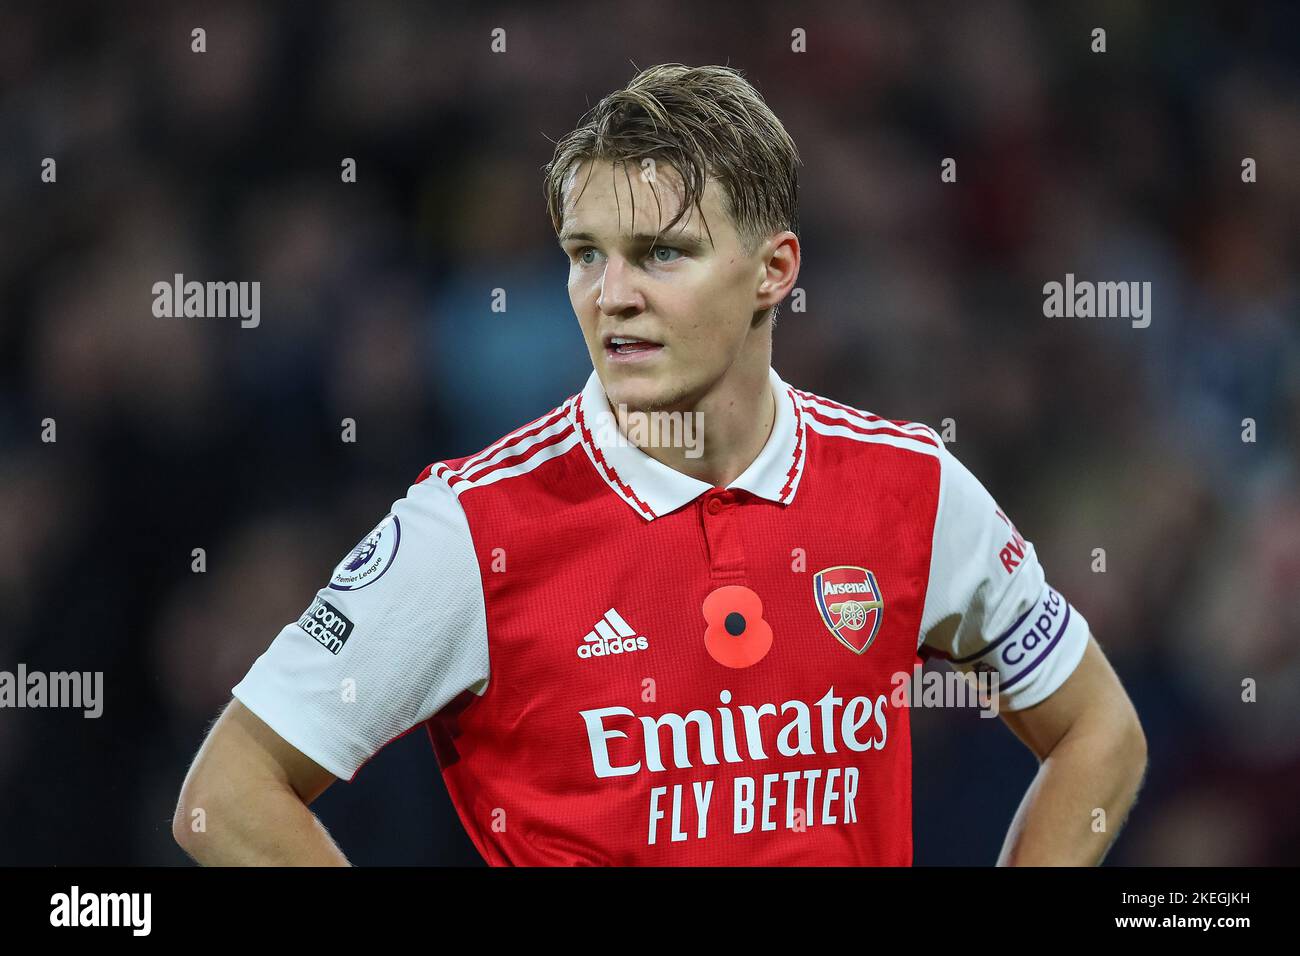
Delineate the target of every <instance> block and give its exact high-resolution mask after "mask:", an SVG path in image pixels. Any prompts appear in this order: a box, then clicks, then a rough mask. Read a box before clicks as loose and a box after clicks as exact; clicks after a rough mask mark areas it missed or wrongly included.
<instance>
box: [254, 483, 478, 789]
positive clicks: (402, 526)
mask: <svg viewBox="0 0 1300 956" xmlns="http://www.w3.org/2000/svg"><path fill="white" fill-rule="evenodd" d="M487 679H488V642H487V616H486V613H485V609H484V602H483V583H482V580H481V578H480V575H479V567H478V561H477V559H476V558H475V554H474V544H473V540H472V538H471V535H470V529H469V522H468V521H467V520H466V517H465V512H464V511H463V509H462V508H461V506H460V502H459V501H458V500H457V498H456V495H455V494H454V493H453V492H452V491H451V489H450V488H448V487H447V485H446V483H445V482H442V481H439V480H438V479H437V478H428V479H426V480H424V481H422V482H419V483H417V484H415V485H412V486H411V487H410V488H409V489H408V490H407V493H406V497H404V498H402V499H400V500H399V501H397V502H395V503H394V505H393V510H392V512H391V513H390V514H389V515H388V516H387V517H385V518H384V520H383V521H381V522H380V523H379V525H378V526H377V527H376V528H375V529H374V530H373V531H371V532H370V534H368V535H366V537H365V538H363V539H362V540H361V542H360V543H359V544H358V545H357V546H356V547H355V548H354V549H353V550H352V551H351V552H350V553H349V554H348V555H347V557H345V558H344V559H343V560H342V561H341V562H339V564H338V566H337V567H336V568H335V569H334V574H333V577H332V578H331V580H330V582H329V584H328V585H326V586H325V587H323V588H321V589H320V590H319V591H317V592H316V597H315V599H314V600H313V601H312V602H311V605H310V606H309V607H308V608H307V610H306V611H304V612H303V614H302V617H301V618H299V620H298V621H297V622H295V623H293V624H289V625H286V626H285V627H284V629H283V630H281V631H280V633H279V635H277V636H276V638H275V640H274V641H273V642H272V643H271V646H270V647H269V648H268V649H267V650H266V652H265V653H264V654H262V656H261V657H259V658H258V659H257V660H256V661H255V662H254V663H253V666H252V668H251V669H250V670H249V672H248V674H247V675H245V677H244V679H243V680H242V681H240V682H239V683H238V684H237V685H235V687H234V689H233V693H234V695H235V697H237V698H239V700H240V701H241V702H242V703H243V704H244V705H245V706H246V707H248V709H249V710H251V711H253V713H255V714H257V716H258V717H260V718H261V719H262V720H264V721H265V722H266V723H267V724H269V725H270V726H271V727H272V729H274V730H275V732H276V733H278V734H279V735H280V736H281V737H283V738H284V739H285V740H287V741H288V742H289V743H291V744H293V746H295V747H296V748H298V749H299V750H300V751H302V752H303V753H304V754H306V755H307V756H308V757H310V758H311V759H312V760H314V761H316V763H318V764H320V765H321V766H322V767H324V768H325V769H327V770H329V771H330V772H331V773H333V774H334V775H335V776H337V777H339V778H341V779H343V780H351V779H352V778H353V777H354V776H355V775H356V772H357V770H359V769H360V768H361V766H362V764H364V763H365V762H366V761H367V760H369V759H370V758H371V757H372V756H374V754H375V753H377V752H378V751H379V750H381V749H382V748H383V747H384V746H385V745H386V744H388V743H389V742H390V741H392V740H393V739H395V738H396V737H399V736H401V735H402V734H404V733H405V732H406V731H408V730H410V729H411V728H412V727H414V726H415V725H417V724H419V723H420V722H421V721H424V720H426V719H428V718H429V717H431V716H433V715H434V714H436V713H437V712H438V711H439V710H441V709H442V708H443V707H445V706H446V705H447V703H448V702H449V701H451V700H452V699H453V698H454V697H456V696H457V695H458V694H460V693H461V692H462V691H464V690H471V691H473V692H474V693H478V694H481V693H482V692H483V691H484V689H485V688H486V685H487Z"/></svg>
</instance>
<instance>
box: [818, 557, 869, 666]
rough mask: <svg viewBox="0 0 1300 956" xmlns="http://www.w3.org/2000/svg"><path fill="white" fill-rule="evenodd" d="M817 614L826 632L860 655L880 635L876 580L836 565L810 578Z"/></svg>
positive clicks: (866, 573)
mask: <svg viewBox="0 0 1300 956" xmlns="http://www.w3.org/2000/svg"><path fill="white" fill-rule="evenodd" d="M813 590H814V597H815V599H816V601H817V611H818V613H820V614H821V616H822V621H823V622H824V623H825V624H826V627H827V628H829V629H830V632H831V633H832V634H834V635H835V637H836V638H837V639H838V640H839V642H840V643H841V644H843V645H844V646H845V647H847V648H848V649H849V650H851V651H852V652H853V653H854V654H862V653H864V652H865V651H866V649H867V648H868V647H870V646H871V642H872V641H874V640H875V639H876V634H878V633H879V632H880V622H881V621H882V620H884V617H885V600H884V598H883V597H881V594H880V585H879V584H877V583H876V576H875V574H873V573H872V572H870V571H868V570H867V569H866V568H854V567H850V566H848V565H839V566H837V567H833V568H824V569H823V570H821V571H818V572H817V573H816V574H814V575H813Z"/></svg>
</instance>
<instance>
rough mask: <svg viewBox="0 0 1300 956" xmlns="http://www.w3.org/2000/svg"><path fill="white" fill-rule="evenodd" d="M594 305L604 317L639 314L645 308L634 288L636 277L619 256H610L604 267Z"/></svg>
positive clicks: (637, 291) (639, 294)
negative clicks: (631, 313) (629, 313)
mask: <svg viewBox="0 0 1300 956" xmlns="http://www.w3.org/2000/svg"><path fill="white" fill-rule="evenodd" d="M596 305H597V306H598V307H599V308H600V311H601V312H603V313H605V314H606V315H624V314H626V313H628V312H640V311H642V310H644V308H645V302H644V301H643V299H642V297H641V293H640V291H639V290H638V289H637V288H636V277H635V275H633V271H632V269H631V268H630V267H629V266H628V264H627V263H626V262H625V261H624V260H623V259H622V258H621V257H619V256H610V258H609V261H608V262H607V263H606V265H605V273H604V275H602V276H601V279H600V295H599V296H597V298H596Z"/></svg>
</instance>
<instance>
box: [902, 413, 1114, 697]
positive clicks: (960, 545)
mask: <svg viewBox="0 0 1300 956" xmlns="http://www.w3.org/2000/svg"><path fill="white" fill-rule="evenodd" d="M935 437H936V438H938V435H936V436H935ZM939 449H940V450H939V463H940V469H941V471H940V485H939V505H938V514H937V515H936V517H935V525H934V542H933V551H932V553H931V559H930V585H929V589H928V590H927V592H926V597H925V609H924V611H923V612H922V615H921V633H920V635H919V639H918V644H917V647H918V649H921V646H922V645H924V646H925V648H926V649H928V650H930V651H931V652H934V655H935V656H937V657H941V658H944V659H946V660H948V661H949V662H950V663H951V664H952V666H953V667H954V668H956V669H957V670H959V671H963V672H967V673H969V672H977V671H993V672H995V673H996V675H997V686H998V690H999V692H1000V698H999V701H998V706H999V709H1002V710H1009V711H1011V710H1023V709H1024V708H1026V707H1031V706H1033V705H1034V704H1037V703H1039V702H1041V701H1042V700H1044V699H1046V698H1047V697H1048V696H1049V695H1050V694H1052V693H1053V692H1054V691H1055V690H1056V689H1057V688H1058V687H1060V686H1061V685H1062V684H1063V683H1065V680H1066V678H1068V677H1069V676H1070V674H1072V673H1073V672H1074V668H1075V666H1076V665H1077V664H1078V663H1079V661H1080V660H1081V659H1082V657H1083V652H1084V650H1086V649H1087V644H1088V638H1089V630H1088V622H1087V621H1086V620H1084V617H1083V615H1082V614H1080V613H1079V612H1078V611H1077V610H1075V609H1074V608H1073V607H1071V606H1070V604H1069V603H1068V602H1067V601H1066V600H1065V598H1063V597H1062V596H1061V595H1060V594H1059V593H1058V592H1057V591H1056V590H1054V589H1053V588H1052V587H1050V586H1049V585H1048V584H1047V581H1046V579H1045V576H1044V574H1043V568H1042V566H1041V565H1040V564H1039V563H1038V555H1037V554H1036V553H1035V551H1034V546H1033V544H1031V543H1030V542H1028V541H1025V540H1024V538H1022V537H1021V536H1020V534H1019V533H1018V532H1017V531H1016V529H1015V526H1014V525H1013V524H1012V523H1011V521H1010V520H1009V519H1008V518H1007V516H1006V515H1005V514H1004V513H1003V512H1002V510H1001V509H999V508H998V506H997V502H995V501H994V500H993V497H992V496H991V495H990V494H989V493H988V491H987V490H985V488H984V486H983V485H982V484H980V482H979V480H978V479H976V477H975V476H974V475H973V474H971V472H970V471H969V470H968V469H967V468H966V466H965V465H963V464H962V463H961V462H959V461H958V460H957V458H956V457H955V456H954V455H953V454H952V453H951V452H949V451H948V449H947V448H946V447H945V446H944V444H943V443H942V441H940V444H939Z"/></svg>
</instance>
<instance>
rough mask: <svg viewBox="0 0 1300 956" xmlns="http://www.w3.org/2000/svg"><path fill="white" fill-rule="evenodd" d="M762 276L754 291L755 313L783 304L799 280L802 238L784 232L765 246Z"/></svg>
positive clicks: (777, 234) (787, 231) (773, 237)
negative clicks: (800, 241) (800, 242)
mask: <svg viewBox="0 0 1300 956" xmlns="http://www.w3.org/2000/svg"><path fill="white" fill-rule="evenodd" d="M762 255H763V274H762V277H761V279H760V280H759V283H758V288H757V289H756V290H755V297H754V311H756V312H765V311H767V310H768V309H769V308H771V307H772V306H775V305H778V304H780V302H781V301H782V300H783V299H785V297H786V296H787V295H789V294H790V290H791V289H793V288H794V284H795V282H796V281H797V280H798V278H799V261H800V260H799V237H798V236H796V235H795V234H794V233H793V232H790V231H789V230H785V231H784V232H779V233H776V234H775V235H774V236H772V237H771V238H769V239H768V240H767V241H766V242H765V243H763V245H762Z"/></svg>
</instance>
